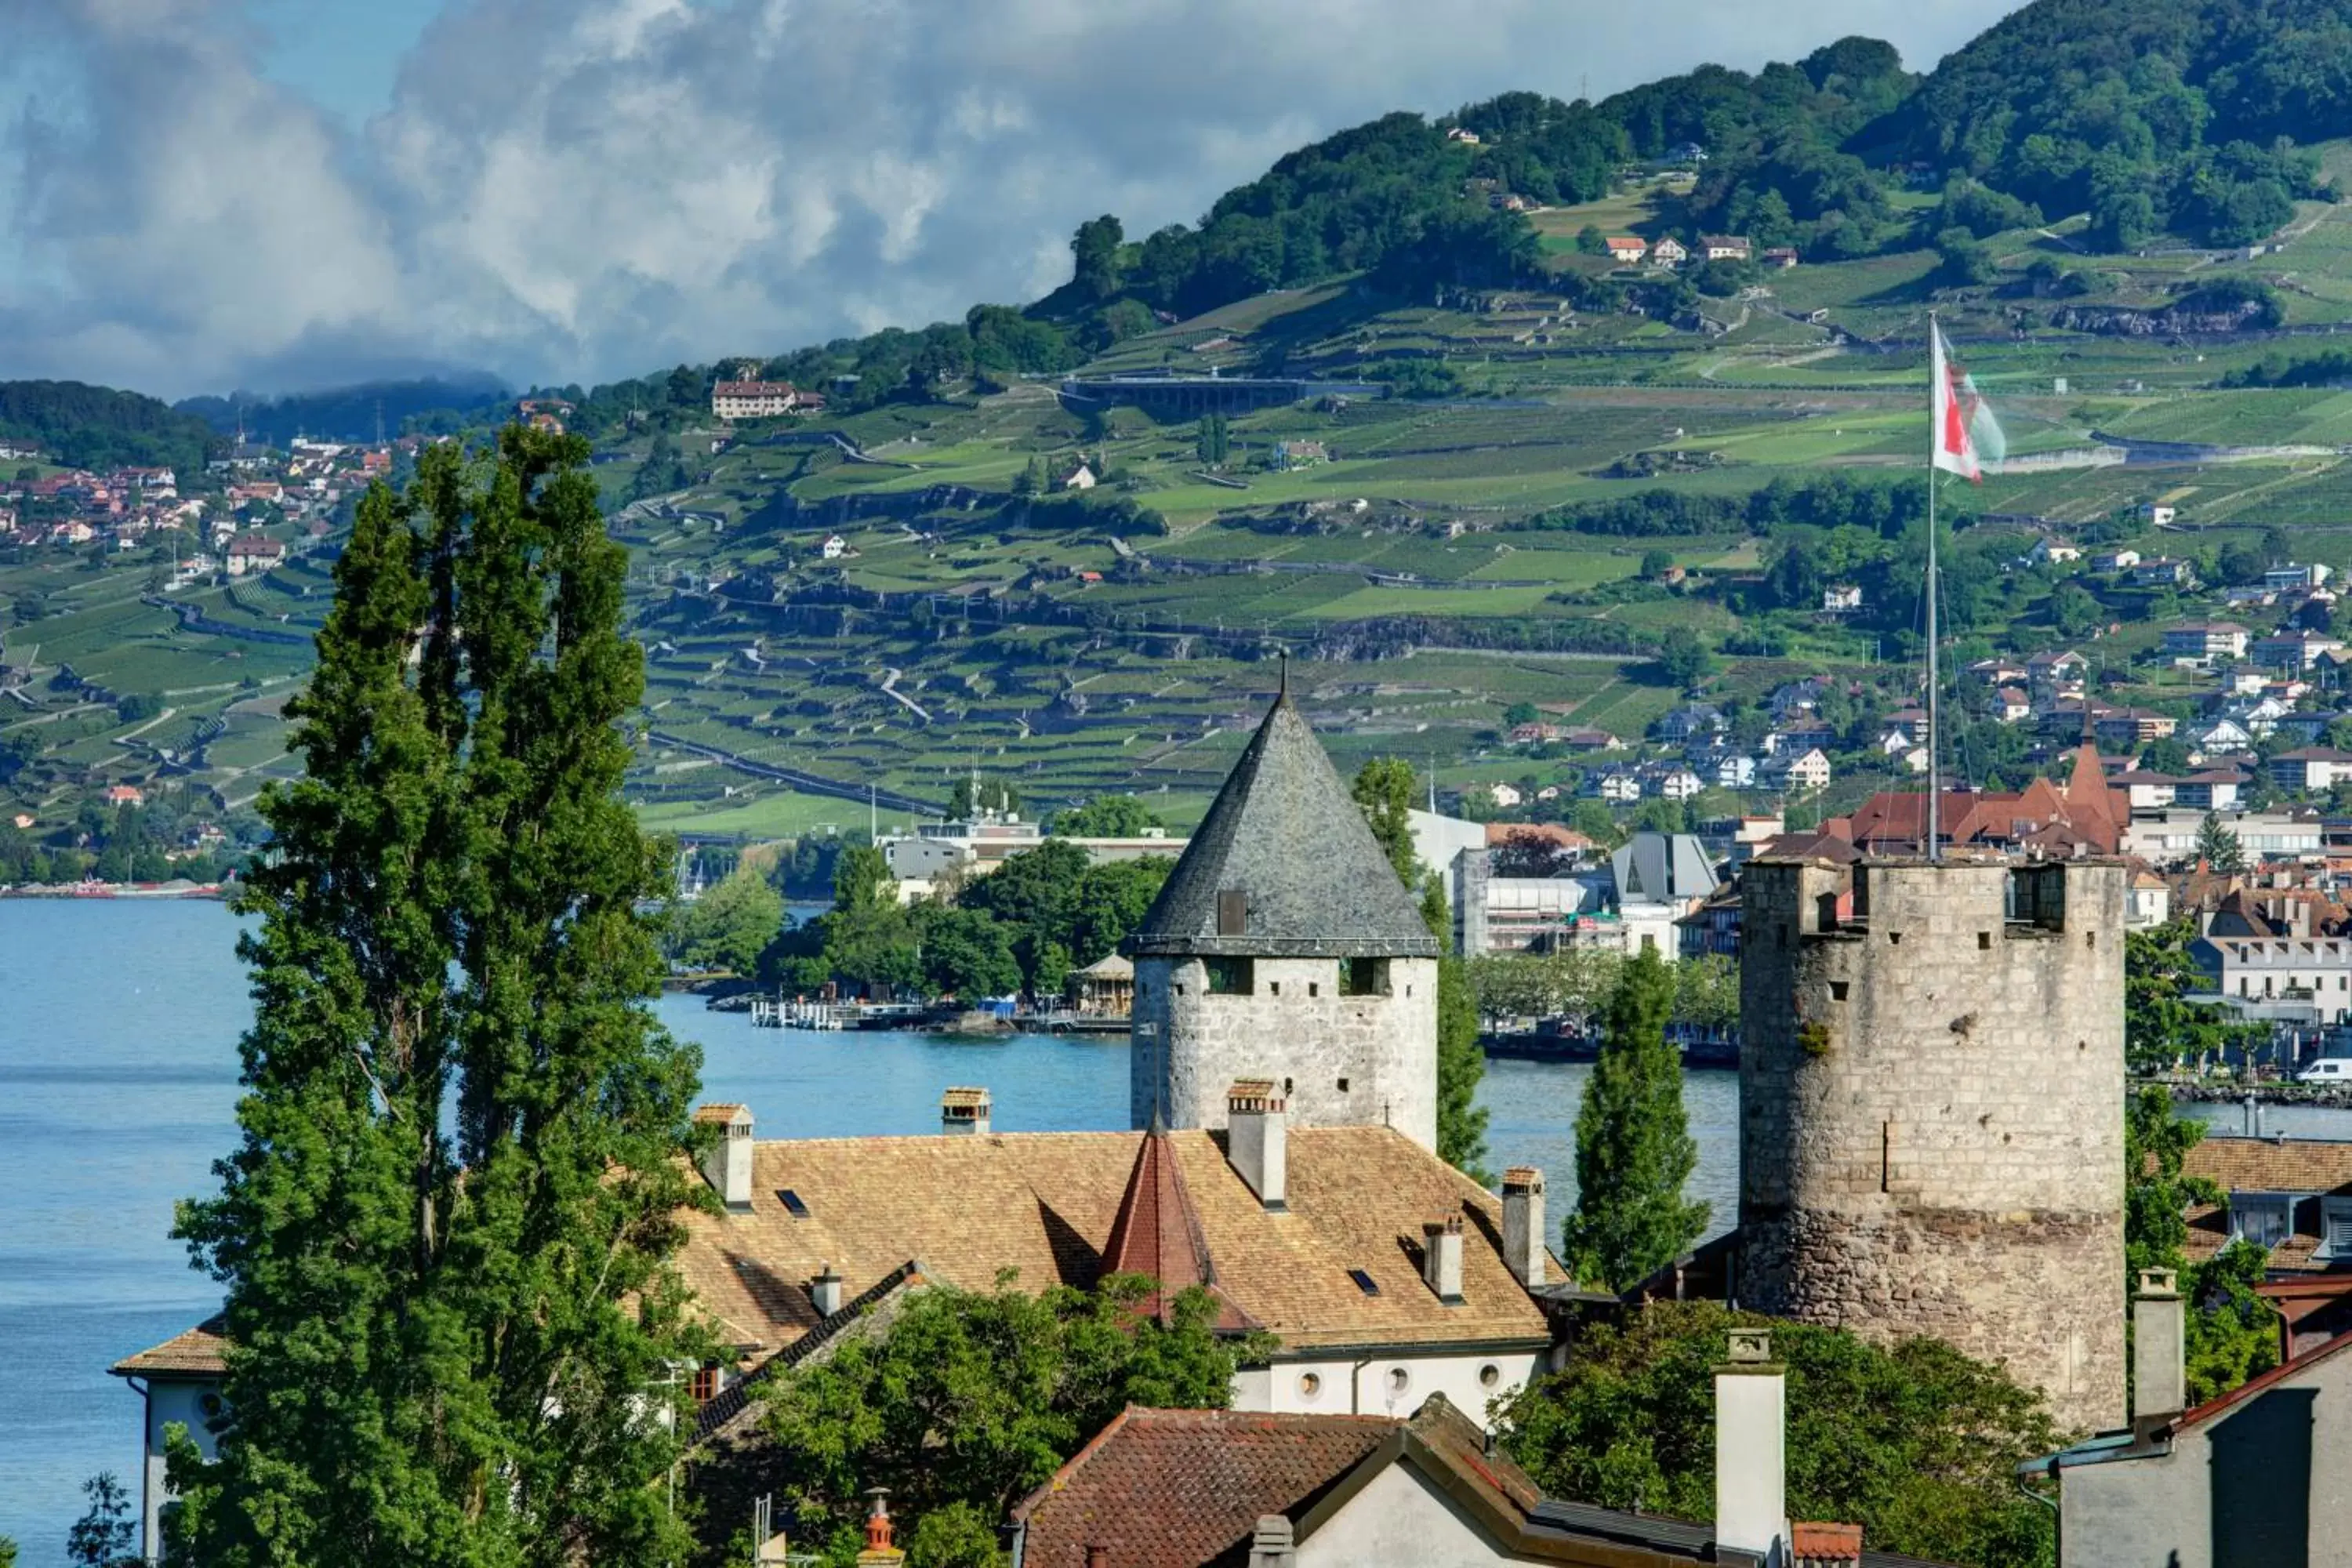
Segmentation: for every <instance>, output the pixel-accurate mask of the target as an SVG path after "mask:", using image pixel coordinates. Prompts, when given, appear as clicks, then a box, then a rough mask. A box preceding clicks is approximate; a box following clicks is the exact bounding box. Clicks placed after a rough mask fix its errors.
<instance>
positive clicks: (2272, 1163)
mask: <svg viewBox="0 0 2352 1568" xmlns="http://www.w3.org/2000/svg"><path fill="white" fill-rule="evenodd" d="M2180 1168H2181V1170H2182V1171H2183V1172H2184V1173H2187V1174H2189V1175H2191V1176H2203V1177H2206V1178H2208V1179H2209V1180H2210V1181H2214V1182H2217V1183H2219V1184H2221V1189H2222V1190H2223V1191H2224V1192H2263V1193H2332V1192H2334V1191H2336V1189H2337V1188H2339V1187H2342V1186H2345V1185H2346V1184H2352V1142H2329V1141H2326V1140H2323V1139H2317V1138H2232V1137H2228V1136H2223V1135H2216V1134H2210V1133H2209V1134H2208V1135H2207V1136H2205V1137H2203V1138H2201V1139H2200V1140H2198V1142H2197V1144H2196V1146H2195V1147H2194V1148H2192V1149H2190V1150H2189V1152H2188V1153H2187V1154H2186V1155H2185V1156H2183V1157H2182V1159H2181V1162H2180Z"/></svg>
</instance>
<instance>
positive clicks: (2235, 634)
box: [2164, 621, 2252, 663]
mask: <svg viewBox="0 0 2352 1568" xmlns="http://www.w3.org/2000/svg"><path fill="white" fill-rule="evenodd" d="M2251 635H2252V634H2250V633H2249V632H2248V631H2247V630H2246V628H2245V627H2243V626H2239V625H2238V624H2237V623H2235V622H2234V621H2192V622H2190V623H2189V625H2187V626H2172V627H2168V628H2167V630H2166V631H2165V634H2164V651H2165V653H2166V654H2167V655H2168V657H2170V658H2177V659H2180V658H2185V659H2191V660H2195V661H2197V662H2199V663H2204V662H2206V661H2208V660H2210V659H2217V658H2245V657H2246V642H2247V639H2248V637H2250V636H2251Z"/></svg>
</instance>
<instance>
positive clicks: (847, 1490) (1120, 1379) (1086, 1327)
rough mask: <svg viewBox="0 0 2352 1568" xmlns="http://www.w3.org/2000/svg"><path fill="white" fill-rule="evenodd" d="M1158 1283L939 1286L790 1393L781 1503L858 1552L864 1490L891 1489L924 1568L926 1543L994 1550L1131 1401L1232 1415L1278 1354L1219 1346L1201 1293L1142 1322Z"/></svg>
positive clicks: (782, 1420) (778, 1400) (783, 1387)
mask: <svg viewBox="0 0 2352 1568" xmlns="http://www.w3.org/2000/svg"><path fill="white" fill-rule="evenodd" d="M1152 1289H1153V1287H1152V1284H1151V1282H1150V1281H1149V1280H1147V1279H1141V1278H1139V1277H1138V1276H1135V1275H1114V1276H1111V1277H1110V1278H1109V1279H1105V1280H1104V1281H1103V1282H1102V1283H1101V1284H1100V1285H1099V1286H1097V1288H1096V1289H1094V1290H1092V1291H1078V1290H1075V1289H1069V1288H1067V1287H1065V1286H1056V1287H1055V1288H1054V1289H1049V1290H1046V1291H1045V1292H1044V1293H1043V1294H1042V1295H1037V1296H1028V1295H1024V1294H1023V1293H1021V1292H1020V1291H1019V1290H1017V1289H1013V1279H1012V1277H1011V1276H1010V1274H1008V1275H1006V1276H1005V1277H1003V1279H1000V1280H999V1282H998V1286H997V1289H995V1290H994V1291H992V1292H987V1293H982V1292H975V1291H961V1290H954V1289H947V1288H944V1287H938V1286H934V1287H929V1288H927V1289H924V1290H923V1291H921V1292H920V1293H919V1294H918V1295H916V1296H915V1297H914V1298H913V1299H912V1300H908V1302H907V1304H906V1305H905V1307H904V1308H903V1309H902V1310H900V1311H899V1312H898V1316H897V1317H896V1318H895V1319H893V1320H892V1321H891V1322H890V1324H889V1326H888V1328H887V1331H882V1332H880V1333H877V1334H875V1335H872V1336H854V1337H852V1338H850V1339H848V1340H846V1341H845V1342H843V1343H842V1345H841V1346H840V1348H839V1349H838V1350H837V1351H835V1352H834V1354H833V1355H832V1357H831V1358H830V1359H829V1360H827V1361H825V1362H824V1363H822V1364H821V1365H818V1366H816V1367H814V1368H811V1369H809V1370H807V1371H803V1372H800V1373H793V1375H791V1376H789V1377H787V1378H785V1379H783V1380H782V1381H781V1382H780V1383H779V1384H778V1385H777V1386H776V1389H775V1391H774V1393H773V1394H772V1395H771V1398H770V1404H769V1413H768V1415H767V1418H766V1426H767V1432H768V1435H769V1437H770V1439H771V1440H772V1443H773V1444H774V1452H773V1462H774V1465H775V1474H776V1476H777V1477H778V1479H779V1482H780V1491H781V1493H782V1495H781V1496H780V1497H779V1499H778V1500H779V1501H780V1502H784V1501H789V1502H790V1504H791V1506H792V1507H793V1510H795V1511H796V1512H797V1514H798V1515H799V1517H800V1519H801V1520H802V1521H803V1529H804V1530H806V1531H808V1533H809V1535H810V1537H811V1538H812V1539H813V1540H814V1541H816V1542H824V1543H827V1544H829V1545H831V1546H832V1547H834V1548H835V1549H836V1550H840V1549H842V1548H845V1547H846V1548H848V1549H849V1550H852V1551H854V1550H855V1546H854V1542H855V1539H856V1528H857V1521H858V1519H859V1517H860V1515H861V1514H862V1512H863V1510H862V1508H861V1507H860V1498H861V1494H862V1493H863V1492H864V1491H865V1489H867V1488H869V1487H876V1486H882V1487H887V1488H889V1489H890V1495H891V1505H892V1511H893V1512H895V1513H898V1514H899V1515H900V1516H901V1517H903V1518H907V1519H908V1520H910V1521H911V1522H912V1528H913V1541H912V1542H910V1543H909V1553H908V1555H909V1560H910V1561H913V1560H915V1558H916V1555H917V1554H916V1552H915V1551H914V1549H913V1548H914V1542H925V1541H927V1540H928V1541H929V1545H928V1546H927V1547H926V1548H925V1550H926V1551H929V1552H944V1550H945V1549H946V1548H947V1547H948V1546H949V1545H950V1543H953V1544H954V1549H955V1550H957V1551H959V1552H960V1551H962V1550H964V1547H963V1546H962V1544H961V1543H962V1542H966V1541H968V1540H971V1539H974V1538H975V1537H976V1539H977V1540H979V1541H980V1542H984V1543H986V1544H987V1545H988V1546H989V1547H990V1548H991V1549H993V1543H994V1538H993V1531H994V1527H995V1525H996V1523H997V1522H998V1521H1002V1520H1003V1518H1004V1517H1005V1515H1006V1514H1007V1512H1009V1511H1010V1510H1011V1509H1012V1506H1013V1504H1014V1503H1015V1502H1017V1501H1019V1500H1020V1499H1021V1498H1022V1497H1023V1495H1024V1494H1025V1493H1027V1492H1028V1491H1029V1490H1031V1489H1034V1488H1035V1487H1036V1486H1038V1485H1040V1484H1042V1483H1043V1482H1044V1481H1045V1479H1047V1478H1048V1477H1050V1476H1051V1475H1052V1474H1053V1473H1054V1471H1055V1469H1056V1468H1059V1467H1060V1466H1061V1465H1062V1463H1063V1462H1064V1461H1065V1460H1066V1459H1067V1458H1069V1457H1070V1456H1071V1455H1073V1454H1075V1453H1076V1452H1077V1451H1078V1449H1079V1447H1082V1446H1083V1445H1084V1444H1085V1443H1086V1442H1087V1439H1088V1438H1090V1437H1092V1436H1094V1435H1095V1434H1096V1433H1097V1432H1099V1431H1101V1430H1102V1428H1103V1427H1104V1426H1108V1424H1109V1422H1110V1420H1111V1418H1112V1417H1113V1416H1115V1415H1118V1413H1119V1412H1120V1411H1121V1410H1122V1409H1124V1408H1125V1407H1126V1406H1128V1405H1131V1404H1132V1405H1152V1406H1160V1407H1176V1408H1195V1409H1222V1408H1223V1407H1224V1406H1225V1405H1226V1404H1227V1403H1228V1401H1229V1400H1230V1398H1231V1395H1232V1388H1233V1377H1234V1368H1235V1366H1237V1365H1238V1364H1240V1363H1243V1362H1244V1361H1248V1360H1254V1359H1262V1358H1263V1357H1264V1356H1265V1354H1266V1353H1267V1352H1269V1351H1270V1350H1271V1349H1272V1344H1271V1342H1270V1341H1268V1340H1266V1339H1265V1336H1263V1335H1256V1336H1252V1337H1251V1338H1248V1339H1244V1340H1225V1339H1221V1338H1219V1337H1218V1336H1217V1335H1216V1334H1215V1333H1214V1332H1213V1324H1214V1322H1215V1320H1216V1303H1215V1302H1214V1300H1213V1299H1212V1298H1211V1297H1210V1296H1209V1294H1208V1293H1207V1292H1206V1291H1204V1290H1202V1289H1197V1288H1195V1289H1190V1290H1186V1291H1183V1292H1181V1294H1179V1295H1177V1296H1176V1297H1174V1298H1173V1299H1172V1300H1171V1302H1170V1303H1169V1310H1168V1311H1167V1312H1166V1314H1165V1317H1166V1321H1164V1322H1163V1321H1161V1319H1160V1315H1159V1314H1144V1313H1139V1312H1138V1311H1137V1310H1136V1309H1137V1308H1138V1307H1139V1306H1140V1305H1142V1304H1143V1302H1144V1300H1145V1299H1146V1298H1147V1297H1148V1296H1149V1295H1150V1293H1151V1291H1152ZM949 1512H953V1513H955V1514H956V1515H957V1516H958V1517H957V1518H956V1519H955V1520H953V1521H950V1523H948V1524H946V1525H941V1526H932V1525H930V1524H929V1521H930V1520H931V1519H932V1518H933V1517H935V1516H937V1515H940V1514H942V1513H949ZM927 1527H928V1528H929V1529H930V1530H932V1531H934V1532H935V1533H934V1534H933V1535H932V1536H930V1537H927V1536H926V1534H925V1531H926V1529H927ZM928 1560H929V1561H932V1562H940V1561H989V1560H990V1559H986V1558H971V1559H966V1558H954V1559H950V1558H947V1557H945V1556H944V1555H941V1556H934V1557H931V1558H929V1559H928Z"/></svg>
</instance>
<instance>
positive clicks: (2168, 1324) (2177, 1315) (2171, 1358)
mask: <svg viewBox="0 0 2352 1568" xmlns="http://www.w3.org/2000/svg"><path fill="white" fill-rule="evenodd" d="M2184 1310H2185V1309H2184V1308H2183V1305H2182V1303H2181V1300H2180V1287H2179V1277H2178V1276H2177V1275H2175V1274H2174V1273H2173V1271H2172V1270H2171V1269H2169V1268H2143V1269H2141V1270H2140V1271H2139V1299H2138V1300H2137V1301H2135V1302H2134V1303H2133V1304H2132V1425H2133V1426H2138V1427H2141V1428H2143V1429H2145V1428H2147V1427H2148V1426H2154V1425H2156V1424H2158V1422H2161V1421H2165V1420H2167V1419H2168V1418H2170V1417H2172V1416H2175V1415H2179V1414H2180V1413H2181V1412H2182V1411H2184V1410H2186V1409H2188V1408H2189V1378H2188V1373H2187V1370H2186V1367H2185V1365H2184V1363H2185V1359H2186V1354H2187V1350H2188V1346H2187V1344H2186V1342H2185V1337H2186V1332H2187V1323H2186V1322H2185V1321H2184Z"/></svg>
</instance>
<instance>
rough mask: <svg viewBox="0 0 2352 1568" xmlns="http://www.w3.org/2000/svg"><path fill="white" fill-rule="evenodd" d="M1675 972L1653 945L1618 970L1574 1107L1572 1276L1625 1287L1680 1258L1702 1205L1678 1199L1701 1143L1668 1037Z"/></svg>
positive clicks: (1567, 1247)
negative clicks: (1597, 1046)
mask: <svg viewBox="0 0 2352 1568" xmlns="http://www.w3.org/2000/svg"><path fill="white" fill-rule="evenodd" d="M1674 996H1675V977H1674V973H1673V971H1672V970H1670V969H1669V968H1668V967H1667V965H1666V963H1665V961H1664V959H1662V958H1660V957H1659V956H1658V952H1657V950H1656V949H1654V948H1643V950H1642V951H1641V952H1639V953H1637V954H1635V955H1634V956H1633V958H1632V959H1630V960H1629V961H1627V962H1626V963H1625V965H1624V967H1623V968H1622V970H1621V971H1620V972H1619V973H1618V976H1617V984H1616V986H1615V988H1614V989H1613V990H1612V992H1611V993H1610V996H1609V1005H1608V1007H1607V1010H1606V1012H1605V1013H1604V1015H1603V1019H1602V1033H1601V1054H1600V1056H1599V1058H1597V1059H1596V1060H1595V1061H1594V1062H1593V1064H1592V1076H1591V1078H1590V1079H1587V1080H1586V1083H1585V1089H1584V1103H1583V1104H1582V1105H1580V1107H1578V1108H1577V1112H1576V1189H1577V1192H1576V1211H1575V1212H1574V1213H1573V1214H1571V1215H1569V1218H1568V1223H1567V1226H1565V1228H1564V1233H1563V1237H1562V1245H1561V1248H1560V1252H1561V1257H1562V1258H1563V1259H1564V1260H1565V1261H1566V1262H1567V1264H1568V1267H1569V1270H1570V1273H1571V1274H1573V1275H1574V1276H1575V1277H1576V1279H1579V1280H1580V1281H1582V1282H1584V1283H1586V1284H1590V1285H1598V1286H1602V1287H1605V1288H1606V1289H1612V1290H1621V1291H1622V1290H1629V1289H1633V1287H1634V1286H1636V1285H1639V1284H1640V1283H1641V1282H1642V1281H1643V1280H1644V1279H1648V1278H1649V1277H1650V1276H1651V1275H1653V1274H1654V1273H1656V1272H1657V1271H1658V1270H1659V1269H1661V1268H1664V1267H1665V1266H1666V1265H1668V1264H1670V1263H1672V1262H1673V1261H1674V1260H1675V1258H1679V1257H1681V1256H1682V1254H1683V1252H1684V1251H1685V1249H1686V1248H1687V1247H1689V1246H1690V1245H1691V1244H1692V1243H1693V1242H1695V1241H1696V1240H1697V1239H1698V1238H1699V1237H1700V1235H1701V1234H1702V1233H1703V1232H1704V1231H1705V1230H1706V1215H1707V1205H1706V1204H1704V1203H1692V1202H1689V1201H1687V1200H1686V1199H1685V1197H1684V1196H1683V1189H1684V1187H1685V1185H1686V1184H1688V1183H1689V1181H1690V1177H1691V1173H1692V1172H1693V1171H1695V1170H1696V1169H1697V1168H1698V1145H1697V1144H1696V1143H1695V1142H1692V1140H1691V1135H1690V1121H1689V1119H1688V1117H1687V1116H1685V1113H1684V1110H1683V1091H1682V1058H1681V1057H1680V1055H1679V1054H1677V1053H1676V1051H1675V1048H1674V1047H1672V1046H1670V1045H1668V1044H1667V1043H1666V1036H1665V1027H1666V1019H1667V1016H1669V1014H1670V1013H1671V1012H1672V1010H1673V1007H1674Z"/></svg>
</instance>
